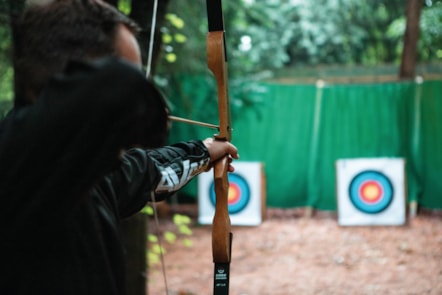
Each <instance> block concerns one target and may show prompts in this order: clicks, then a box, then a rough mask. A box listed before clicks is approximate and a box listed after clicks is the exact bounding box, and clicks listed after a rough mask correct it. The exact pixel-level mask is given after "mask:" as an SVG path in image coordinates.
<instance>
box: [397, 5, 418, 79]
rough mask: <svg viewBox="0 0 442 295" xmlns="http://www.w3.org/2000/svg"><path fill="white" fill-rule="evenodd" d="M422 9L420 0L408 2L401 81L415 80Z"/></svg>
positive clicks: (400, 73)
mask: <svg viewBox="0 0 442 295" xmlns="http://www.w3.org/2000/svg"><path fill="white" fill-rule="evenodd" d="M421 9H422V2H421V1H420V0H408V3H407V8H406V18H407V25H406V28H405V34H404V48H403V51H402V59H401V67H400V72H399V78H400V79H412V78H414V75H415V71H416V59H417V42H418V41H419V19H420V13H421Z"/></svg>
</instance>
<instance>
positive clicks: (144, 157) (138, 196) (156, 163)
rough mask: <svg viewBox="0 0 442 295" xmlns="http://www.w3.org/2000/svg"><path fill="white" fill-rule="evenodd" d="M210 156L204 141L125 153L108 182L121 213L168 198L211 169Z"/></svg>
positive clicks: (137, 209) (107, 184)
mask: <svg viewBox="0 0 442 295" xmlns="http://www.w3.org/2000/svg"><path fill="white" fill-rule="evenodd" d="M209 164H210V155H209V152H208V150H207V148H206V147H205V146H204V144H203V143H202V141H199V140H196V141H188V142H181V143H178V144H174V145H171V146H166V147H162V148H158V149H148V150H145V149H140V148H133V149H130V150H128V151H126V152H125V153H124V154H123V156H122V164H121V166H120V167H119V169H118V170H117V171H115V172H114V173H112V174H111V175H109V176H107V177H106V178H105V180H104V184H105V186H106V187H107V190H111V191H108V192H107V193H112V194H114V195H115V198H116V199H117V202H118V207H119V208H118V209H119V212H120V216H122V217H126V216H129V215H132V214H134V213H136V212H138V211H139V210H141V209H142V208H143V207H144V205H145V204H146V202H148V201H152V199H153V198H152V195H154V197H155V201H161V200H164V199H165V198H166V197H168V196H170V195H171V194H173V193H174V192H176V191H178V190H179V189H181V188H182V187H183V186H185V185H186V184H187V183H188V182H189V181H190V180H191V179H192V178H193V177H195V176H196V175H198V174H200V173H201V172H203V171H206V170H207V169H208V168H209Z"/></svg>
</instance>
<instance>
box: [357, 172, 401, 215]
mask: <svg viewBox="0 0 442 295" xmlns="http://www.w3.org/2000/svg"><path fill="white" fill-rule="evenodd" d="M349 196H350V200H351V202H352V204H353V205H354V206H355V207H356V208H357V209H358V210H360V211H362V212H364V213H367V214H377V213H380V212H382V211H384V210H385V209H386V208H388V206H389V205H390V204H391V202H392V201H393V196H394V191H393V186H392V184H391V181H390V180H389V179H388V177H387V176H385V175H384V174H382V173H381V172H378V171H364V172H361V173H359V174H358V175H356V176H355V177H354V178H353V180H352V181H351V183H350V186H349Z"/></svg>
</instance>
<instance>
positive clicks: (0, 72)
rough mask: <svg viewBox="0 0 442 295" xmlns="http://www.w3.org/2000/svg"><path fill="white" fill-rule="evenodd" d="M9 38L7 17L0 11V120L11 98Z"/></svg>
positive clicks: (10, 47)
mask: <svg viewBox="0 0 442 295" xmlns="http://www.w3.org/2000/svg"><path fill="white" fill-rule="evenodd" d="M11 38H12V37H11V30H10V26H9V17H8V15H7V14H6V12H5V11H2V10H0V118H1V117H3V115H4V114H5V113H6V112H7V111H8V110H9V108H10V106H11V101H12V97H13V76H14V71H13V68H12V56H11V54H12V52H11V50H12V46H11Z"/></svg>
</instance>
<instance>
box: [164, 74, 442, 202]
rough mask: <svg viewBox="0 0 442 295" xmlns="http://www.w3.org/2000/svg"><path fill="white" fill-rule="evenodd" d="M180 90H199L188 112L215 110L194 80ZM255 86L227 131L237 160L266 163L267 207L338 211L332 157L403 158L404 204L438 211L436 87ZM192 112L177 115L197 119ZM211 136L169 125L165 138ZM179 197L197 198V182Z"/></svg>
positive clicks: (441, 110)
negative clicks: (258, 91)
mask: <svg viewBox="0 0 442 295" xmlns="http://www.w3.org/2000/svg"><path fill="white" fill-rule="evenodd" d="M183 85H184V86H183V87H182V89H195V88H194V87H198V88H197V89H201V91H200V93H201V95H199V96H198V97H194V98H193V99H192V103H191V105H190V106H189V101H187V102H186V109H187V110H192V109H193V110H199V112H204V111H205V110H208V109H209V108H211V109H216V108H217V106H216V104H215V103H214V104H213V105H207V103H205V102H206V101H207V95H210V91H208V90H207V87H208V86H206V85H207V83H202V82H201V80H198V79H196V78H192V79H184V80H183ZM261 86H263V87H265V89H266V92H265V94H264V96H263V98H264V100H263V103H262V104H260V105H259V106H257V107H255V108H253V109H245V110H242V111H241V112H240V115H239V116H236V117H235V118H234V119H233V124H232V125H233V129H234V130H233V142H234V143H235V145H236V146H237V147H238V148H239V150H240V156H241V159H240V160H241V161H259V162H262V163H263V164H264V167H265V175H266V179H267V192H266V194H267V206H269V207H283V208H290V207H304V206H310V207H313V208H316V209H319V210H336V193H335V192H336V173H335V161H336V160H337V159H341V158H360V157H401V158H405V159H406V175H407V192H408V200H409V201H410V200H416V201H418V203H419V204H420V205H421V206H423V207H427V208H442V181H440V180H439V178H440V175H442V155H441V153H442V81H424V82H423V83H421V82H413V81H409V82H389V83H373V84H367V83H366V84H327V83H325V84H321V83H318V84H317V85H314V84H313V85H294V84H278V83H262V85H261ZM205 87H206V88H205ZM176 95H178V94H176ZM179 95H183V93H182V91H181V93H180V94H179ZM202 101H204V102H202ZM192 105H194V106H201V105H205V106H204V108H199V109H198V108H193V107H192ZM257 109H258V110H257ZM176 110H177V111H178V110H180V106H177V108H176ZM197 113H198V112H196V113H195V112H193V113H186V114H183V113H180V112H178V113H177V115H182V116H189V115H190V116H191V117H194V118H198V114H197ZM213 121H216V118H214V120H213ZM214 132H215V131H211V130H206V129H205V128H202V127H195V126H189V125H184V124H181V123H174V125H173V128H172V129H171V136H170V140H171V142H174V141H180V140H186V139H189V138H204V137H207V136H212V135H213V133H214ZM183 193H184V194H188V195H190V196H192V197H197V186H196V181H193V182H192V183H190V184H189V185H188V186H187V187H186V188H185V189H184V191H183Z"/></svg>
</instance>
